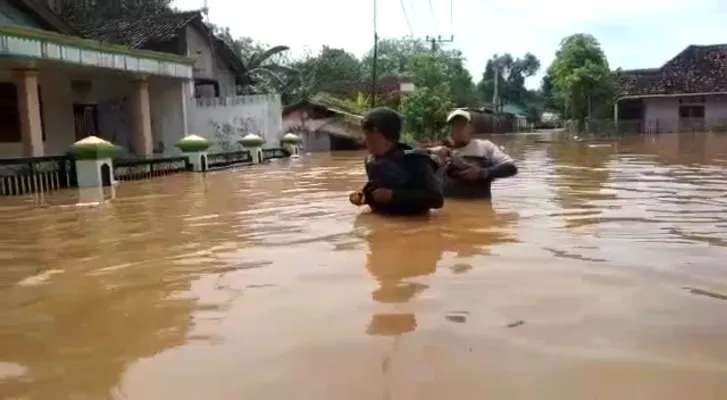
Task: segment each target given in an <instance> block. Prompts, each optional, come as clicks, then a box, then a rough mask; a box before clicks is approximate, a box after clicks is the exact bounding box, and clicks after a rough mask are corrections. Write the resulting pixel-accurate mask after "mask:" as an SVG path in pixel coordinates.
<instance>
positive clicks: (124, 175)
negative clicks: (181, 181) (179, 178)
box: [114, 157, 192, 181]
mask: <svg viewBox="0 0 727 400" xmlns="http://www.w3.org/2000/svg"><path fill="white" fill-rule="evenodd" d="M191 170H192V165H191V164H190V163H189V158H188V157H164V158H151V159H126V160H123V159H122V160H114V177H115V178H116V180H119V181H136V180H140V179H149V178H154V177H157V176H164V175H171V174H178V173H180V172H187V171H191Z"/></svg>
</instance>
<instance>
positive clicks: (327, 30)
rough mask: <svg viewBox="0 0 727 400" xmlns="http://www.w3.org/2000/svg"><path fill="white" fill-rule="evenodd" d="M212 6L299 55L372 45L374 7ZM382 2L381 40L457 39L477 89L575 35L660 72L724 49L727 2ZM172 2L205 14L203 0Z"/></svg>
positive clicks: (229, 1) (229, 2) (323, 1)
mask: <svg viewBox="0 0 727 400" xmlns="http://www.w3.org/2000/svg"><path fill="white" fill-rule="evenodd" d="M207 1H208V7H209V9H210V15H209V16H210V21H211V22H213V23H215V24H218V25H223V26H228V27H229V28H230V29H231V30H232V33H233V35H235V36H250V37H252V38H254V39H256V40H258V41H261V42H263V43H268V44H271V45H278V44H284V45H288V46H290V47H291V48H292V49H293V51H294V52H296V53H301V52H302V51H303V49H305V48H309V49H311V50H313V51H316V50H318V49H319V48H320V47H321V46H322V45H324V44H327V45H329V46H333V47H341V48H345V49H346V50H348V51H351V52H353V53H355V54H356V55H358V56H361V55H362V54H364V53H365V52H366V51H368V50H369V49H370V48H371V45H372V43H373V32H372V30H373V0H306V1H296V0H259V1H252V2H250V1H242V0H207ZM378 3H379V4H378V30H379V36H380V37H388V36H392V37H401V36H405V35H412V34H413V35H414V36H415V37H420V38H424V37H425V36H427V35H437V34H439V35H442V36H443V37H445V36H447V37H448V36H449V35H454V39H455V40H454V42H453V43H450V44H447V45H446V46H450V47H456V48H459V49H460V50H462V52H463V53H464V55H465V56H466V57H467V67H468V69H469V70H470V73H472V76H473V78H474V80H475V82H476V81H478V80H479V79H480V77H481V74H482V71H483V69H484V66H485V63H486V62H487V60H488V59H489V58H490V57H491V56H492V55H493V54H494V53H504V52H509V53H511V54H513V56H519V55H522V54H523V53H525V52H527V51H530V52H532V53H533V54H535V55H536V56H537V57H538V58H539V59H540V60H541V62H542V63H543V69H545V68H546V67H547V65H548V64H550V62H551V61H552V59H553V53H554V52H555V50H556V49H557V47H558V44H559V42H560V40H561V39H562V38H563V37H565V36H567V35H569V34H572V33H578V32H583V33H591V34H593V35H594V36H596V38H597V39H599V41H600V42H601V44H602V45H603V48H604V50H605V52H606V55H607V56H608V58H609V62H610V64H611V67H612V68H616V67H623V68H648V67H658V66H660V65H661V64H662V63H663V62H664V61H666V60H668V59H669V58H671V57H672V56H674V55H676V53H678V52H679V51H680V50H682V49H683V48H684V47H686V46H687V45H689V44H714V43H726V42H727V29H725V28H724V26H725V21H727V2H725V1H718V0H628V1H627V0H600V1H599V0H590V1H587V0H586V1H584V0H547V1H545V0H451V1H450V0H431V4H432V8H431V9H430V6H429V3H430V1H429V0H403V4H404V9H405V10H406V12H405V11H404V10H402V2H401V1H400V0H378ZM450 4H452V9H453V10H454V11H453V13H452V15H451V18H450ZM174 5H175V6H176V7H179V8H181V9H183V10H190V9H199V8H202V7H203V6H204V0H176V2H175V3H174ZM432 10H433V11H434V12H432ZM405 15H406V16H408V19H409V21H410V23H411V31H410V29H409V27H408V26H407V22H406V17H405ZM450 20H451V21H452V22H453V23H450ZM541 77H542V73H541V74H538V76H537V77H535V78H533V79H530V80H529V82H528V86H529V87H537V86H538V85H539V82H540V78H541Z"/></svg>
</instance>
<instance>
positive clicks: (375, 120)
mask: <svg viewBox="0 0 727 400" xmlns="http://www.w3.org/2000/svg"><path fill="white" fill-rule="evenodd" d="M403 125H404V122H403V120H402V118H401V115H399V113H398V112H396V111H394V110H392V109H391V108H388V107H379V108H374V109H372V110H370V111H369V112H367V113H366V115H364V119H363V123H362V124H361V127H362V128H363V130H364V131H372V130H374V129H376V130H377V131H379V132H381V135H383V136H384V137H385V138H386V140H388V141H390V142H392V143H398V142H399V139H400V138H401V130H402V128H403Z"/></svg>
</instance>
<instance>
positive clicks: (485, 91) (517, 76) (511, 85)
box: [477, 53, 540, 107]
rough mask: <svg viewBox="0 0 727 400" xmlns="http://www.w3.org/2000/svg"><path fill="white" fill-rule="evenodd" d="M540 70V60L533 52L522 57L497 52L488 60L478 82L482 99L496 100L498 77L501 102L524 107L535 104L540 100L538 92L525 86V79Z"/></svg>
mask: <svg viewBox="0 0 727 400" xmlns="http://www.w3.org/2000/svg"><path fill="white" fill-rule="evenodd" d="M539 70H540V60H538V58H537V57H535V56H534V55H533V54H531V53H526V54H525V55H524V56H523V57H522V58H513V56H512V55H510V54H509V53H505V54H502V55H498V54H495V55H494V56H492V58H491V59H490V60H488V61H487V64H486V65H485V71H484V72H483V74H482V79H480V82H479V83H478V84H477V92H478V94H479V96H480V100H481V101H483V102H485V103H491V102H494V101H493V100H494V95H495V79H496V78H497V83H498V99H497V100H498V103H499V104H516V105H518V106H523V107H525V106H528V105H534V104H535V103H536V102H537V101H538V96H537V93H535V92H533V91H529V90H527V89H526V88H525V80H526V79H527V78H530V77H531V76H533V75H535V74H536V73H537V72H538V71H539ZM496 72H497V77H496V76H495V74H496Z"/></svg>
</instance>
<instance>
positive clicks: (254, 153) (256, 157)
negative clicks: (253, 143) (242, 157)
mask: <svg viewBox="0 0 727 400" xmlns="http://www.w3.org/2000/svg"><path fill="white" fill-rule="evenodd" d="M247 151H249V152H250V157H251V158H252V163H253V164H260V163H261V162H263V148H262V147H248V148H247Z"/></svg>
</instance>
